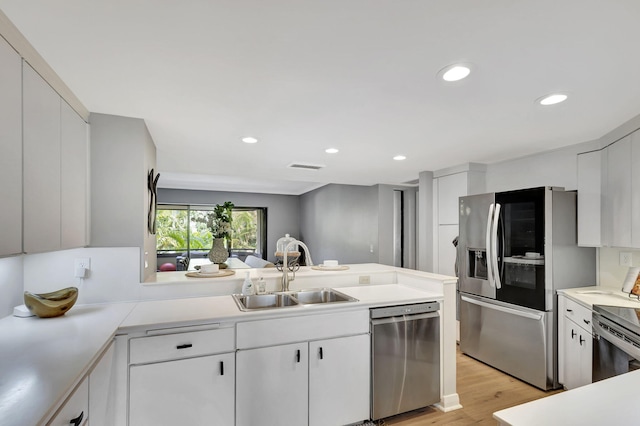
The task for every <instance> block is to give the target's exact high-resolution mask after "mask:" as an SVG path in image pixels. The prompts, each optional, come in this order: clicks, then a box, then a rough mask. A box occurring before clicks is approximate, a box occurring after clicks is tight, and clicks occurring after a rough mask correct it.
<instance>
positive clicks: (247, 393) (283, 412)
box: [236, 309, 371, 426]
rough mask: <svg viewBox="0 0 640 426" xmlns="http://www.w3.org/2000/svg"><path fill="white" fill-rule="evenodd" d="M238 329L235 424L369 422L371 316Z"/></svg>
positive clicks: (279, 321)
mask: <svg viewBox="0 0 640 426" xmlns="http://www.w3.org/2000/svg"><path fill="white" fill-rule="evenodd" d="M236 329H237V340H236V341H237V345H238V349H239V350H238V351H237V353H236V362H237V374H236V401H237V404H236V422H237V423H236V424H237V425H254V424H267V425H296V426H299V425H305V424H311V425H315V424H349V423H355V422H358V421H361V420H365V419H367V418H368V417H369V406H370V405H369V404H370V398H369V393H370V390H369V374H370V372H369V363H370V356H371V351H370V343H369V338H370V337H369V334H368V333H369V311H368V310H366V309H362V310H357V311H348V312H339V313H332V314H318V315H301V316H296V317H286V318H273V319H265V320H262V321H247V322H240V323H238V324H237V326H236ZM321 348H322V356H321V351H320V349H321Z"/></svg>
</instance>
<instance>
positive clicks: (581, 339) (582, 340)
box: [580, 336, 584, 346]
mask: <svg viewBox="0 0 640 426" xmlns="http://www.w3.org/2000/svg"><path fill="white" fill-rule="evenodd" d="M582 342H584V339H583V338H582V336H580V346H582Z"/></svg>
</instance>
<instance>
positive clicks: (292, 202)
mask: <svg viewBox="0 0 640 426" xmlns="http://www.w3.org/2000/svg"><path fill="white" fill-rule="evenodd" d="M160 183H162V176H160ZM225 201H231V202H232V203H233V204H235V205H236V206H237V207H266V209H267V253H265V254H266V257H267V259H268V260H270V261H272V262H275V260H276V259H275V252H276V242H277V241H278V239H279V238H280V237H284V235H285V234H291V236H292V237H296V238H298V237H300V199H299V197H298V196H297V195H275V194H255V193H248V192H224V191H196V190H187V189H167V188H159V189H158V203H160V204H189V205H215V204H222V203H224V202H225ZM311 250H312V249H311ZM311 254H312V256H313V251H312V252H311Z"/></svg>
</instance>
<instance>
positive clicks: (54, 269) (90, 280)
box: [24, 247, 140, 304]
mask: <svg viewBox="0 0 640 426" xmlns="http://www.w3.org/2000/svg"><path fill="white" fill-rule="evenodd" d="M80 257H83V258H85V257H88V258H90V259H91V270H90V272H89V274H88V276H87V278H84V279H82V280H81V279H79V278H75V277H74V261H75V259H76V258H80ZM66 287H78V301H77V302H76V303H78V304H84V303H106V302H122V301H133V300H138V299H139V294H140V248H139V247H108V248H79V249H72V250H63V251H55V252H49V253H39V254H28V255H25V256H24V289H25V290H27V291H30V292H32V293H47V292H50V291H55V290H60V289H62V288H66Z"/></svg>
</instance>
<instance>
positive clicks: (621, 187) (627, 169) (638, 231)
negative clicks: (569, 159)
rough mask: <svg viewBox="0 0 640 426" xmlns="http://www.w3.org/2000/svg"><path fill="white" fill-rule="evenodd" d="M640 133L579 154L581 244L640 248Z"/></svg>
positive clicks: (579, 242)
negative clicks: (639, 166) (636, 168)
mask: <svg viewBox="0 0 640 426" xmlns="http://www.w3.org/2000/svg"><path fill="white" fill-rule="evenodd" d="M639 160H640V131H636V132H634V133H632V134H630V135H627V136H625V137H624V138H622V139H620V140H618V141H616V142H615V143H612V144H611V145H609V146H607V147H606V148H604V149H602V150H600V151H593V152H587V153H583V154H579V155H578V244H579V245H581V246H591V247H600V246H605V247H607V246H609V247H629V248H640V171H639V170H634V165H635V164H637V161H639Z"/></svg>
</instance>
